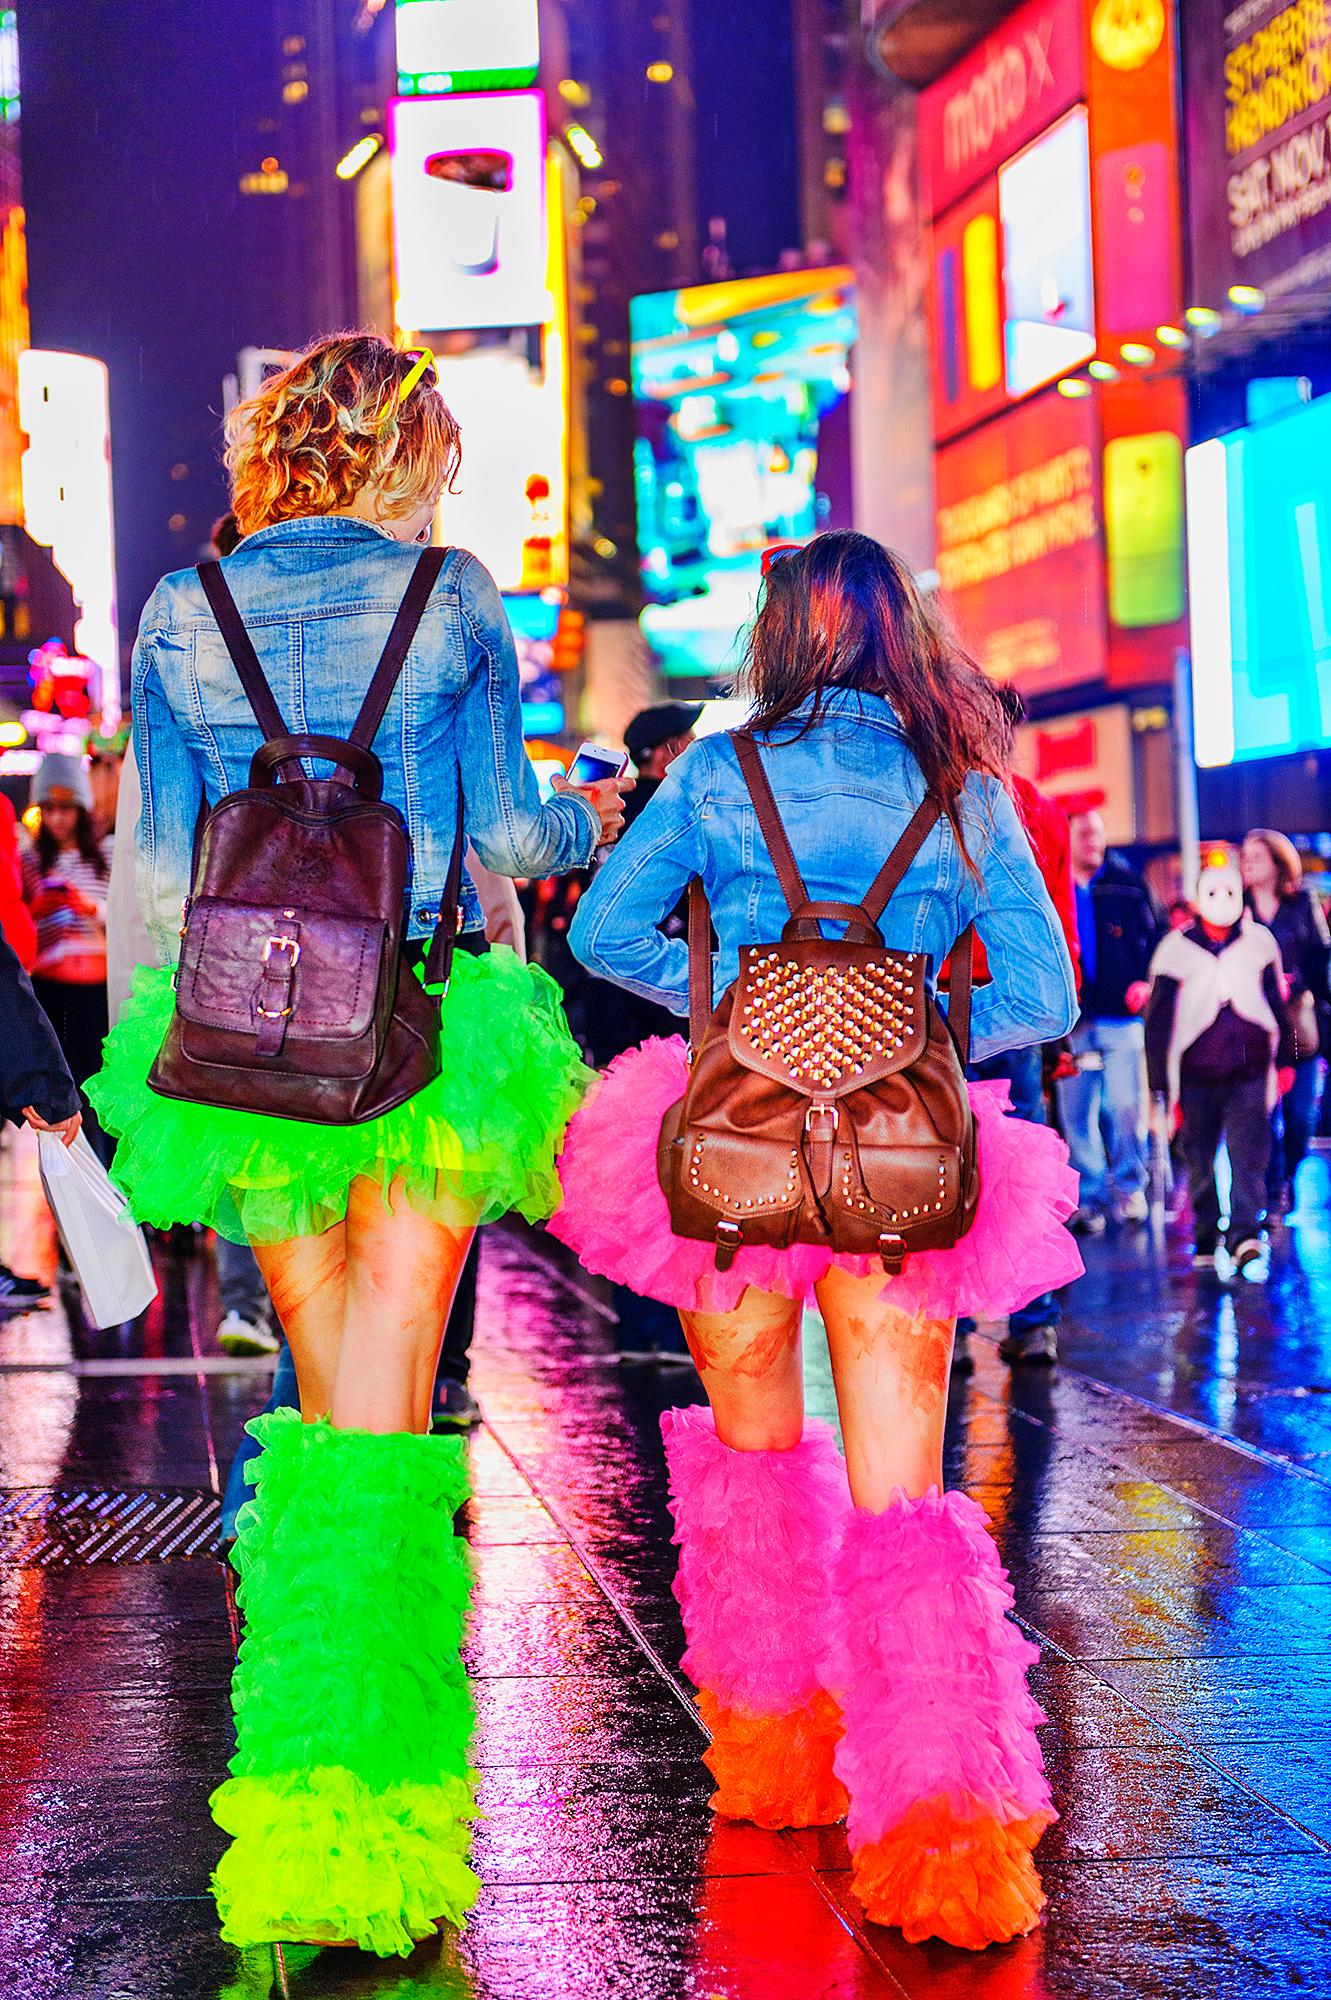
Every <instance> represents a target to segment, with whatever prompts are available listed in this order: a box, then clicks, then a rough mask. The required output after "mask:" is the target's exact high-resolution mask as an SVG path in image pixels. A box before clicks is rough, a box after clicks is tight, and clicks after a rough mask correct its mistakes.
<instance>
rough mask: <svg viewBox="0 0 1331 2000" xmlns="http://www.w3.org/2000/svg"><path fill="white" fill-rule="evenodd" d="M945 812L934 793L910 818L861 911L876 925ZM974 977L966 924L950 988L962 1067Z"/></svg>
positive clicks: (971, 936) (970, 929) (971, 935)
mask: <svg viewBox="0 0 1331 2000" xmlns="http://www.w3.org/2000/svg"><path fill="white" fill-rule="evenodd" d="M942 812H943V808H942V806H941V804H940V803H939V801H938V798H937V797H936V795H935V794H934V793H933V792H926V793H925V795H924V797H923V798H922V799H921V800H920V803H919V805H918V806H916V808H915V811H914V812H913V813H912V814H911V817H910V819H909V820H908V822H907V824H906V830H905V832H904V833H903V834H902V836H901V838H900V840H899V841H898V842H897V844H896V846H895V847H894V848H893V849H892V852H891V853H890V854H889V855H888V857H887V860H886V861H885V862H884V863H883V865H882V867H881V868H880V869H879V871H878V873H877V875H876V876H875V877H874V879H873V881H872V882H871V883H870V885H869V889H868V892H867V894H866V895H865V898H864V902H863V905H862V908H863V910H864V914H865V916H866V917H868V918H869V919H870V921H871V922H873V923H875V924H876V923H877V922H878V919H879V918H880V917H881V916H882V914H883V911H884V910H885V909H886V908H887V906H888V903H889V902H890V901H891V899H892V897H893V896H894V895H895V894H896V891H897V889H898V887H899V886H900V884H901V881H902V879H903V877H904V876H905V874H906V871H907V869H908V868H909V867H910V864H911V862H912V861H913V860H914V859H915V857H916V855H917V854H918V853H919V851H920V849H921V848H922V847H923V845H924V843H925V841H926V840H927V839H928V838H929V835H930V834H931V833H932V832H933V830H934V828H935V827H936V826H937V824H938V822H939V820H940V818H941V817H942ZM974 977H975V926H974V924H973V923H971V924H967V925H966V928H965V929H964V930H963V931H962V933H961V935H960V937H958V939H957V941H956V943H955V944H954V945H953V947H952V976H951V981H950V984H949V986H948V995H947V1019H948V1025H949V1027H950V1028H951V1030H952V1032H953V1034H954V1035H955V1037H956V1040H957V1047H958V1049H959V1050H960V1052H961V1061H962V1065H963V1067H964V1066H965V1065H966V1064H967V1063H969V1061H970V1051H971V991H972V987H973V984H974Z"/></svg>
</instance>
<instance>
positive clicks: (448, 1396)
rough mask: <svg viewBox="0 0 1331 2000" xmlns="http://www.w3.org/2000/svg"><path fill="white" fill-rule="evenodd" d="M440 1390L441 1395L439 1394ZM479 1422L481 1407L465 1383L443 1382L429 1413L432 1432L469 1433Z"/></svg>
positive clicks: (437, 1390) (436, 1392)
mask: <svg viewBox="0 0 1331 2000" xmlns="http://www.w3.org/2000/svg"><path fill="white" fill-rule="evenodd" d="M440 1390H442V1392H443V1393H442V1394H440ZM480 1421H481V1406H480V1404H479V1403H478V1402H477V1401H476V1398H475V1397H474V1396H473V1395H472V1393H471V1390H470V1389H469V1388H468V1387H467V1385H466V1383H465V1382H444V1383H441V1384H440V1385H439V1388H438V1389H436V1391H435V1402H434V1408H433V1409H432V1410H431V1411H430V1429H431V1430H432V1431H469V1430H472V1429H474V1428H475V1426H476V1425H477V1424H478V1423H480Z"/></svg>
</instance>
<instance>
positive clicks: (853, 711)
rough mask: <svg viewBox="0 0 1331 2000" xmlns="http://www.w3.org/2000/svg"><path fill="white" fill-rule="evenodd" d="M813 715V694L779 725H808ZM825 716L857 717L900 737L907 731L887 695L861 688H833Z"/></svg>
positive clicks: (826, 695)
mask: <svg viewBox="0 0 1331 2000" xmlns="http://www.w3.org/2000/svg"><path fill="white" fill-rule="evenodd" d="M812 713H813V696H812V695H809V696H808V697H807V699H805V700H804V701H802V702H801V703H800V705H799V707H798V708H797V709H794V710H793V711H792V712H791V714H790V715H789V716H788V717H787V718H786V722H783V723H781V724H779V725H778V727H779V728H781V729H784V728H785V727H786V724H787V723H790V722H797V721H798V722H804V721H807V720H808V718H809V716H810V715H811V714H812ZM823 713H824V715H836V716H842V715H853V716H854V717H855V718H856V720H857V721H862V722H869V723H874V724H876V725H877V726H878V728H880V729H886V730H889V731H891V733H892V734H893V735H895V736H900V735H901V734H902V733H903V731H902V728H901V724H900V722H899V721H898V719H897V714H896V710H895V709H894V708H893V706H892V704H891V702H890V701H889V700H888V699H887V697H886V695H881V694H865V693H864V692H863V691H862V690H861V689H860V688H846V687H832V688H828V689H827V690H826V691H825V693H824V695H823Z"/></svg>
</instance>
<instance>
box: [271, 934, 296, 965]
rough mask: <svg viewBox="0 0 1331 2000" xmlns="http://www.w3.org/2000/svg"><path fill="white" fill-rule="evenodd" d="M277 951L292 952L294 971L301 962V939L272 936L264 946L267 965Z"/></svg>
mask: <svg viewBox="0 0 1331 2000" xmlns="http://www.w3.org/2000/svg"><path fill="white" fill-rule="evenodd" d="M275 951H289V952H290V953H291V970H292V971H293V972H294V971H295V969H296V967H297V966H298V965H299V964H300V941H299V939H297V938H293V937H270V938H269V939H268V940H267V941H266V943H265V944H264V948H263V962H264V964H265V965H267V964H268V962H269V960H270V959H271V958H272V955H273V953H274V952H275Z"/></svg>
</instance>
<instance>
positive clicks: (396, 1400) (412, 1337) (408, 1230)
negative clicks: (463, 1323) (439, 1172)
mask: <svg viewBox="0 0 1331 2000" xmlns="http://www.w3.org/2000/svg"><path fill="white" fill-rule="evenodd" d="M391 1197H392V1201H393V1207H392V1208H391V1209H390V1208H389V1207H388V1205H387V1204H386V1203H385V1201H384V1197H383V1192H382V1190H381V1189H380V1188H379V1186H378V1185H377V1184H376V1183H375V1182H373V1181H369V1180H365V1179H360V1180H355V1181H353V1182H352V1184H351V1193H350V1198H349V1200H348V1204H347V1221H346V1235H347V1275H346V1315H345V1321H344V1328H343V1334H342V1341H341V1348H340V1352H339V1354H338V1362H337V1373H336V1377H335V1379H334V1383H333V1397H332V1414H333V1422H334V1423H335V1424H337V1425H338V1426H339V1427H342V1428H347V1429H357V1430H367V1431H415V1432H417V1433H423V1432H425V1431H427V1430H428V1429H429V1427H430V1391H431V1389H432V1387H433V1384H434V1371H435V1367H436V1365H437V1363H438V1360H439V1349H440V1347H441V1345H442V1344H443V1338H444V1328H445V1326H446V1325H447V1323H448V1311H449V1307H450V1306H451V1305H452V1303H453V1294H454V1292H455V1291H456V1289H457V1283H458V1279H459V1277H460V1276H461V1275H462V1266H463V1264H464V1263H465V1262H466V1258H467V1251H468V1250H469V1248H470V1247H471V1239H472V1237H473V1235H474V1234H475V1230H476V1216H475V1214H474V1212H472V1211H469V1210H466V1209H463V1208H461V1207H459V1208H458V1210H457V1212H456V1215H453V1216H450V1217H449V1219H448V1220H447V1221H446V1222H440V1221H434V1220H432V1219H431V1218H430V1217H428V1216H424V1215H420V1214H418V1213H417V1211H416V1210H415V1209H414V1208H412V1206H411V1204H410V1203H409V1202H408V1201H407V1199H406V1196H405V1195H404V1194H403V1192H402V1187H401V1183H400V1182H395V1183H394V1184H393V1188H392V1190H391Z"/></svg>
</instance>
